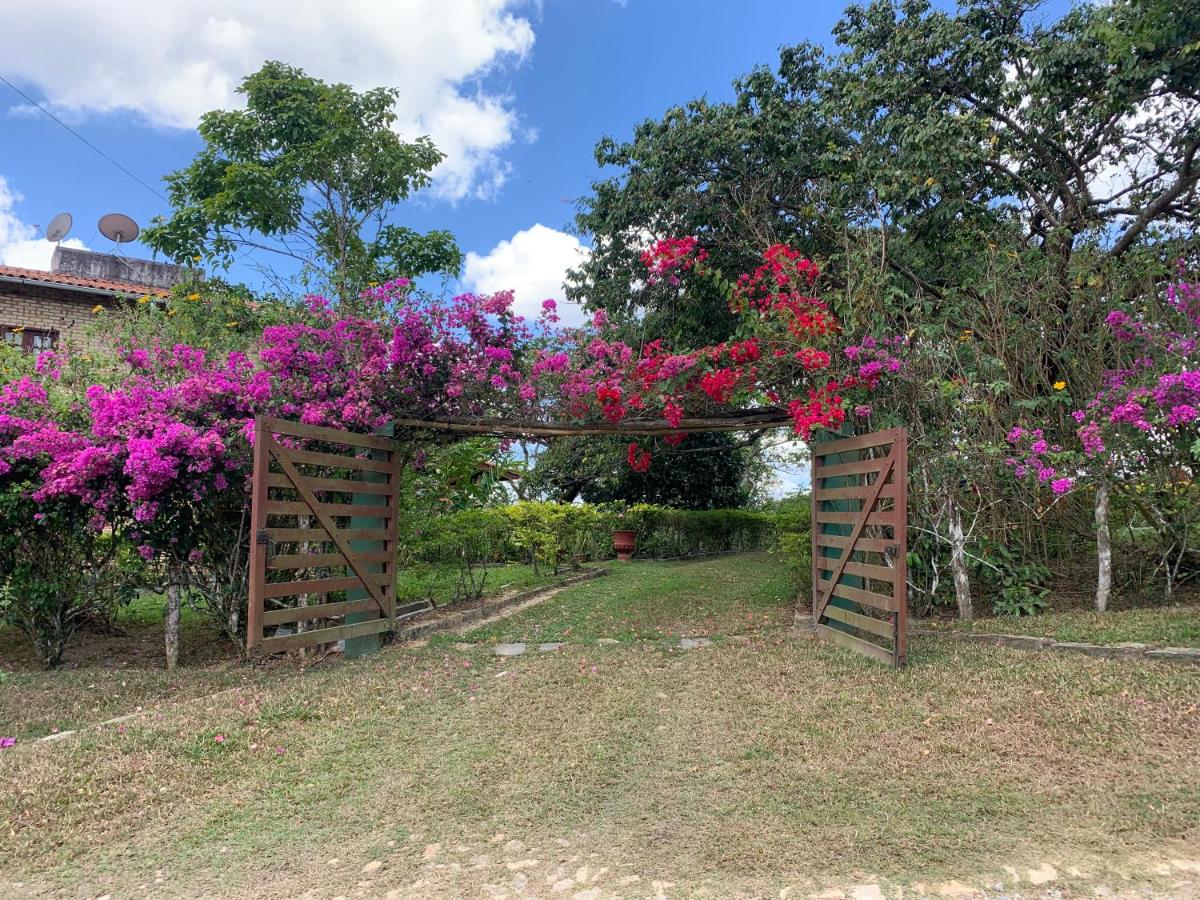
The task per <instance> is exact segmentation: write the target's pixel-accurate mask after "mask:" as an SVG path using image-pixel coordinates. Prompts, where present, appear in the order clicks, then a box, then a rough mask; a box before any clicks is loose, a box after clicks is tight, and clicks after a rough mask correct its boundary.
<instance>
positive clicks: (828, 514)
mask: <svg viewBox="0 0 1200 900" xmlns="http://www.w3.org/2000/svg"><path fill="white" fill-rule="evenodd" d="M861 518H862V513H861V512H833V511H832V510H827V509H821V510H817V512H816V514H815V515H814V517H813V521H814V522H815V523H816V524H818V525H853V524H854V523H856V522H857V521H858V520H859V519H861ZM866 524H868V525H881V526H891V527H893V528H894V527H895V526H896V510H894V509H884V510H876V511H875V512H873V513H869V514H868V515H867V522H866ZM847 537H848V535H847Z"/></svg>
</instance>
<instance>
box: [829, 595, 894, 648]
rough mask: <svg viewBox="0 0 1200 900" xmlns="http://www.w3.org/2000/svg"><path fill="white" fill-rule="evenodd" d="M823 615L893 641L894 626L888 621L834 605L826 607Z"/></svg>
mask: <svg viewBox="0 0 1200 900" xmlns="http://www.w3.org/2000/svg"><path fill="white" fill-rule="evenodd" d="M821 615H822V617H824V618H826V619H833V620H835V621H837V622H841V623H843V624H844V625H850V626H851V627H853V628H858V629H860V630H862V631H869V632H871V634H877V635H879V636H880V637H882V638H887V639H888V640H889V641H890V640H891V639H892V628H893V626H892V623H891V622H889V621H887V620H886V619H873V618H871V617H870V616H864V615H863V614H862V613H856V612H853V611H852V610H849V609H842V608H841V607H840V606H834V605H833V604H832V603H831V604H829V605H828V606H826V607H825V611H824V612H823V613H822V614H821ZM835 630H836V629H835Z"/></svg>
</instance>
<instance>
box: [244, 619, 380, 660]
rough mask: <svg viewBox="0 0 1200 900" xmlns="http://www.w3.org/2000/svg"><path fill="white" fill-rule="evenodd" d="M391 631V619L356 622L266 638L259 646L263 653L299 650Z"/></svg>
mask: <svg viewBox="0 0 1200 900" xmlns="http://www.w3.org/2000/svg"><path fill="white" fill-rule="evenodd" d="M391 629H392V620H391V619H388V618H378V619H370V620H368V621H366V622H355V623H354V624H353V625H335V626H334V627H332V628H317V629H314V630H313V631H302V632H300V633H299V634H289V635H287V636H286V637H272V638H264V639H263V642H262V643H261V644H260V645H259V650H260V652H262V653H279V652H281V651H283V650H299V649H300V648H301V647H311V646H313V645H314V644H331V643H333V642H334V641H341V640H345V639H347V638H354V637H362V636H364V635H367V634H379V633H380V632H383V631H391Z"/></svg>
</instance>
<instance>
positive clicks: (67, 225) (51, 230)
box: [46, 212, 73, 244]
mask: <svg viewBox="0 0 1200 900" xmlns="http://www.w3.org/2000/svg"><path fill="white" fill-rule="evenodd" d="M72 221H73V220H72V219H71V214H70V213H65V212H64V213H59V214H58V215H57V216H55V217H54V218H53V219H51V220H50V224H49V225H47V226H46V240H48V241H54V243H56V244H57V243H58V242H59V241H61V240H62V239H63V238H65V237H66V236H67V233H68V232H69V231H70V230H71V222H72Z"/></svg>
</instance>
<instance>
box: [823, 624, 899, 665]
mask: <svg viewBox="0 0 1200 900" xmlns="http://www.w3.org/2000/svg"><path fill="white" fill-rule="evenodd" d="M817 635H818V636H819V637H821V638H824V639H825V640H827V641H832V642H833V643H835V644H841V645H842V646H843V647H848V648H849V649H851V650H856V651H858V652H859V653H861V654H863V655H864V656H870V657H873V658H875V659H877V660H879V661H880V662H881V663H884V664H885V665H889V666H894V665H895V664H896V658H895V656H894V654H893V653H892V651H891V650H885V649H883V648H882V647H880V646H878V645H876V644H872V643H871V642H870V641H864V640H863V639H862V638H859V637H855V636H854V635H852V634H848V633H846V632H845V631H838V630H837V629H836V628H830V627H829V626H828V625H818V626H817Z"/></svg>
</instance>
